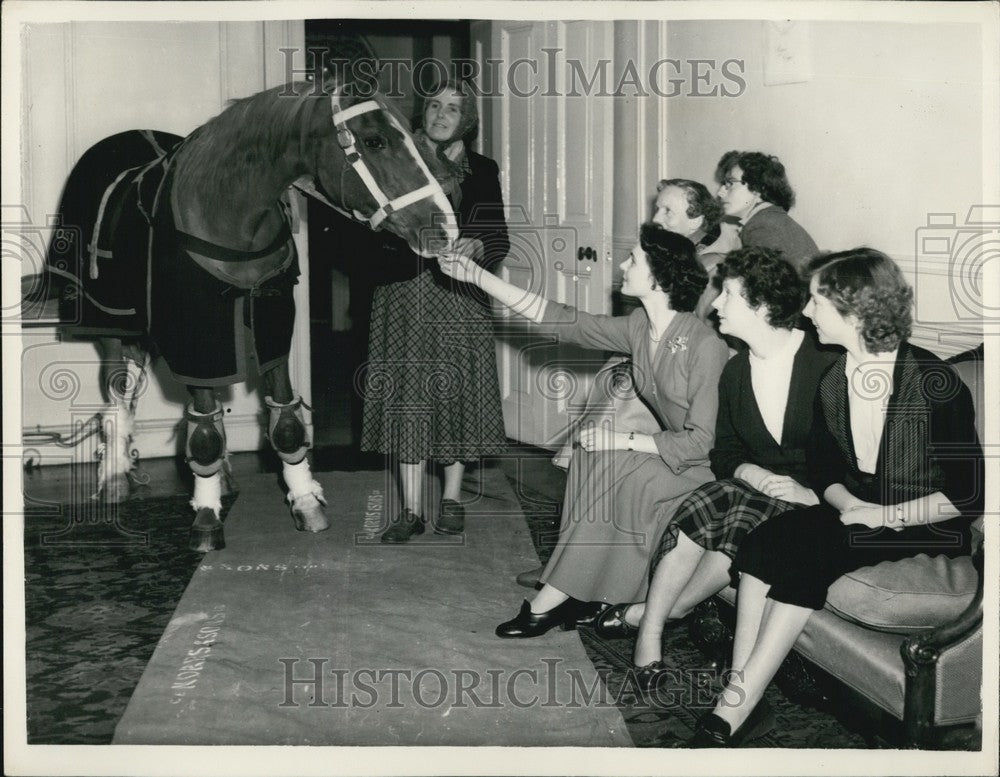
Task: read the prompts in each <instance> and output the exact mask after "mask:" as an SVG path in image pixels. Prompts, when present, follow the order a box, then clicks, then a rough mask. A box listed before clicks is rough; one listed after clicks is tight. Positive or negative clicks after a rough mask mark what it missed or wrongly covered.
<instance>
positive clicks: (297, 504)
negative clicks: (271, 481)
mask: <svg viewBox="0 0 1000 777" xmlns="http://www.w3.org/2000/svg"><path fill="white" fill-rule="evenodd" d="M291 508H292V520H293V521H295V528H296V529H298V530H299V531H311V532H320V531H326V530H327V529H329V528H330V522H329V521H328V520H327V518H326V513H324V512H323V503H322V502H320V500H319V498H318V497H317V496H316V495H314V494H303V495H302V496H300V497H298V498H297V499H294V500H292V504H291Z"/></svg>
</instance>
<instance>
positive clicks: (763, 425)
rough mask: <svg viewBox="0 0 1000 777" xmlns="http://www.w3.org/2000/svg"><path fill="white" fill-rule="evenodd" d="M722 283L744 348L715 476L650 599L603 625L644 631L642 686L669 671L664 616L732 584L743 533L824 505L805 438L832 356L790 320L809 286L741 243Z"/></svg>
mask: <svg viewBox="0 0 1000 777" xmlns="http://www.w3.org/2000/svg"><path fill="white" fill-rule="evenodd" d="M718 272H719V277H720V278H721V280H722V293H721V294H720V295H719V297H718V298H717V299H716V300H715V301H714V302H713V303H712V304H713V307H714V308H715V309H716V310H717V311H718V314H719V331H720V332H721V333H722V334H726V335H732V336H734V337H739V338H740V339H741V340H743V341H744V342H746V343H747V345H748V347H749V350H745V351H742V352H740V353H738V354H737V355H736V356H734V357H733V358H732V359H730V360H729V362H728V363H727V364H726V368H725V369H724V370H723V371H722V377H721V379H720V380H719V414H718V418H717V420H716V424H715V446H714V447H713V448H712V453H711V463H712V473H713V474H714V475H715V476H716V477H717V478H718V480H715V481H712V482H710V483H706V484H704V485H703V486H700V487H698V488H697V489H695V490H694V492H693V493H691V494H690V495H689V496H688V497H687V498H686V499H685V500H684V501H683V502H682V503H681V505H680V506H679V507H678V508H677V512H676V513H674V515H673V517H672V518H671V520H670V523H669V524H668V525H667V530H666V531H665V532H664V533H663V538H662V539H661V540H660V547H659V549H658V550H657V553H656V559H655V560H654V563H653V569H654V573H653V576H652V581H651V582H650V586H649V594H648V595H647V597H646V601H645V603H641V602H639V603H634V604H627V603H626V604H619V605H617V606H616V607H612V608H611V609H610V610H608V611H607V612H605V613H604V614H603V615H602V616H601V618H600V619H599V620H598V622H597V625H596V630H597V632H598V633H599V634H602V635H603V636H606V637H623V636H627V635H629V634H633V633H635V631H636V628H638V631H639V634H638V638H637V640H636V646H635V665H636V666H637V667H641V669H640V670H639V672H638V674H637V680H638V682H639V683H640V684H645V685H646V686H647V687H648V686H650V685H651V684H653V683H655V682H656V681H657V679H658V678H659V677H662V676H663V672H664V670H665V669H666V667H665V666H664V665H663V662H662V660H661V659H662V655H661V653H662V636H663V627H664V622H665V621H673V622H676V621H677V620H678V619H680V618H682V617H684V616H685V615H687V614H688V613H689V612H690V611H691V610H692V609H693V608H694V607H695V605H697V604H698V603H699V602H701V601H703V600H704V599H707V598H708V597H709V596H711V595H713V594H715V593H717V592H719V591H720V590H722V589H723V588H724V587H725V586H726V585H727V584H728V583H729V567H730V564H731V563H732V559H733V556H735V555H736V549H737V548H738V547H739V545H740V543H741V542H742V540H743V538H744V537H745V536H746V535H747V534H748V533H749V532H750V531H751V530H752V529H753V528H754V527H756V526H757V525H759V524H760V523H762V522H763V521H765V520H767V519H768V518H769V517H771V516H774V515H779V514H781V513H784V512H787V511H788V510H791V509H792V508H793V507H795V506H798V505H812V504H817V502H818V499H817V496H816V494H815V492H814V491H813V490H812V488H811V487H810V485H809V482H810V481H809V475H808V472H807V471H806V466H805V460H806V444H807V440H808V435H809V432H810V429H811V425H812V415H813V404H814V402H815V398H816V387H817V386H818V385H819V380H820V378H821V377H822V376H823V374H824V373H825V372H826V370H827V369H828V368H829V367H830V365H831V364H832V363H833V361H834V360H835V359H836V354H835V353H833V352H832V351H823V350H820V349H819V347H818V345H817V343H816V341H815V340H814V339H813V337H812V335H810V334H807V333H806V332H803V331H802V330H801V329H796V328H795V323H796V321H797V320H798V317H799V314H800V313H801V312H802V306H803V305H804V303H805V285H804V283H803V282H802V281H801V280H800V279H799V276H798V273H797V272H796V271H795V269H794V268H793V267H792V266H791V265H790V264H789V263H788V262H786V261H785V260H784V259H783V258H782V256H781V254H780V252H778V251H775V250H773V249H766V248H741V249H737V250H736V251H732V252H731V253H729V254H727V255H726V258H725V260H724V261H723V262H722V264H720V265H719V270H718Z"/></svg>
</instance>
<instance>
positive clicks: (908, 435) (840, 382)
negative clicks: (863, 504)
mask: <svg viewBox="0 0 1000 777" xmlns="http://www.w3.org/2000/svg"><path fill="white" fill-rule="evenodd" d="M846 358H847V357H846V355H844V356H841V357H840V359H838V360H837V361H836V362H835V363H834V366H833V367H831V368H830V370H829V372H827V374H826V376H825V377H824V378H823V380H822V381H821V382H820V388H819V395H818V401H817V410H816V413H815V418H814V424H813V428H814V431H813V435H812V440H811V445H810V448H809V453H808V459H809V471H810V473H811V474H810V477H811V479H812V483H813V486H814V487H815V489H816V492H817V493H818V494H820V495H821V496H822V494H823V492H824V491H826V489H827V488H829V487H830V486H831V485H833V484H834V483H843V484H844V485H845V486H846V487H847V490H848V491H850V492H851V493H852V494H854V495H855V496H857V497H858V498H859V499H863V500H865V501H868V502H873V503H875V504H884V505H891V504H897V503H899V502H906V501H909V500H911V499H917V498H920V497H923V496H927V495H929V494H932V493H934V492H936V491H940V492H942V493H943V494H944V495H945V496H946V497H947V498H948V499H949V500H950V501H951V503H952V504H953V505H954V506H955V507H956V508H957V509H959V510H960V511H961V513H962V515H964V516H967V517H978V516H980V515H982V512H983V496H984V495H983V484H984V464H983V453H982V448H981V446H980V444H979V439H978V436H977V435H976V428H975V410H974V406H973V404H972V395H971V394H970V393H969V389H968V388H967V387H966V386H965V384H964V383H963V382H962V381H961V379H960V378H959V377H958V376H957V375H956V374H955V372H954V371H953V370H952V369H951V367H949V366H948V365H947V364H945V363H944V362H943V361H941V359H939V358H938V357H937V356H935V355H934V354H932V353H930V352H929V351H926V350H924V349H923V348H918V347H917V346H915V345H911V344H910V343H907V342H906V341H903V342H901V343H900V345H899V351H898V354H897V358H896V364H895V367H894V369H893V376H892V379H893V391H892V395H891V396H890V397H889V404H888V408H887V411H886V420H885V425H884V426H883V431H882V441H881V443H880V445H879V452H878V462H877V464H876V469H875V473H874V474H869V473H866V472H862V471H861V470H860V469H859V468H858V463H857V459H856V457H855V454H854V442H853V439H852V436H851V422H850V408H849V406H848V398H847V391H848V385H847V376H846V375H845V374H844V368H845V365H846Z"/></svg>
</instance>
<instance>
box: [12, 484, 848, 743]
mask: <svg viewBox="0 0 1000 777" xmlns="http://www.w3.org/2000/svg"><path fill="white" fill-rule="evenodd" d="M515 490H516V491H517V492H518V493H519V495H520V496H521V498H522V500H523V501H522V506H523V508H524V512H525V516H526V518H527V521H528V524H529V528H530V529H531V534H532V539H533V541H534V542H535V547H536V550H537V551H538V552H539V557H540V558H542V559H546V558H547V557H548V555H549V554H550V553H551V547H552V543H553V541H554V530H555V528H556V520H557V519H556V518H554V517H553V515H554V509H553V505H552V504H551V500H549V499H547V498H546V497H545V496H544V495H541V494H537V493H535V494H532V493H530V490H527V489H525V488H524V487H521V488H518V489H515ZM235 498H236V497H227V498H226V499H225V500H224V513H223V514H224V515H225V514H226V513H227V512H228V510H229V508H230V507H231V506H232V503H233V501H234V500H235ZM186 503H187V497H179V496H174V497H166V498H149V499H142V500H133V501H131V502H128V503H126V504H125V505H122V506H120V507H119V510H118V513H117V515H116V516H114V517H113V518H114V520H107V518H108V516H106V515H104V516H101V515H89V516H87V519H86V520H84V521H81V522H74V521H73V516H74V515H75V514H76V512H75V511H74V510H73V509H72V508H63V510H64V511H65V514H54V513H53V511H52V510H46V511H42V510H30V511H29V512H28V514H27V516H26V519H25V525H26V535H25V569H26V579H25V585H26V630H27V667H26V669H27V684H28V689H27V691H28V693H27V696H28V710H27V712H28V742H29V743H30V744H108V743H110V742H111V738H112V735H113V733H114V728H115V725H116V723H117V722H118V719H119V718H120V716H121V714H122V712H123V711H124V709H125V706H126V704H127V703H128V700H129V698H130V696H131V694H132V691H133V690H134V688H135V686H136V684H137V683H138V681H139V678H140V677H141V675H142V672H143V669H144V667H145V665H146V663H147V661H148V660H149V658H150V656H151V655H152V652H153V649H154V648H155V647H156V644H157V642H158V640H159V638H160V635H161V634H162V632H163V629H164V628H165V626H166V624H167V622H168V621H169V619H170V616H171V614H172V613H173V610H174V607H175V606H176V603H177V601H178V600H179V599H180V596H181V594H182V593H183V592H184V589H185V587H186V586H187V584H188V581H189V580H190V578H191V576H192V574H193V573H194V570H195V568H196V566H197V564H198V561H199V560H200V555H199V554H196V553H192V552H190V551H187V550H185V548H186V545H187V533H188V525H189V524H188V520H187V509H186ZM579 634H580V637H581V639H582V641H583V644H584V646H585V648H586V650H587V652H588V655H589V657H590V658H591V660H592V661H593V663H594V665H595V667H596V668H597V670H598V672H599V673H600V674H601V675H602V676H603V677H604V678H605V681H606V686H607V694H608V698H609V699H610V700H613V701H614V702H615V703H616V704H617V705H618V707H619V709H620V710H621V712H622V715H623V717H624V718H625V721H626V724H627V726H628V730H629V734H630V735H631V737H632V740H633V742H634V743H635V745H636V746H637V747H664V746H669V745H671V744H672V743H674V742H677V741H679V740H680V741H683V740H685V739H686V738H687V737H688V736H689V735H690V733H691V731H692V729H693V727H694V723H695V721H696V720H697V718H698V716H699V715H700V714H702V712H703V711H704V710H705V709H706V708H707V707H708V706H710V703H711V698H712V693H713V686H712V683H711V682H710V681H711V679H712V676H711V673H710V672H709V670H707V669H705V670H703V672H702V673H701V674H698V673H697V672H694V673H693V672H692V669H697V668H698V667H705V666H706V661H705V659H704V657H702V656H701V654H700V653H699V652H698V651H697V650H696V649H695V647H694V646H693V644H692V642H691V640H690V638H689V637H688V634H687V629H685V628H683V627H681V628H677V629H673V630H667V632H666V634H665V636H664V659H665V661H666V663H667V665H668V667H669V669H670V675H669V677H670V681H669V682H668V683H667V684H666V685H664V686H663V687H662V688H661V689H660V691H659V692H658V694H657V695H656V696H655V697H650V696H649V695H647V694H643V693H642V692H641V691H639V689H638V687H637V686H636V685H635V682H634V677H633V675H632V674H631V673H630V671H629V667H630V664H631V661H630V659H631V651H632V644H631V641H630V640H604V639H601V638H600V637H598V636H597V635H596V634H594V633H593V631H590V630H588V629H581V630H580V632H579ZM696 680H701V682H700V683H699V682H697V681H696ZM768 698H769V700H770V702H771V704H772V706H773V707H774V708H775V711H776V714H777V718H778V721H779V727H780V730H781V733H780V734H770V735H768V737H766V738H765V739H763V740H761V741H760V743H759V744H760V745H761V746H771V747H824V748H837V747H865V746H866V744H865V740H864V738H863V737H862V736H861V735H860V734H859V733H854V732H850V731H848V730H847V729H846V728H844V727H843V726H842V725H841V724H840V723H839V722H838V721H837V720H836V719H834V718H833V717H831V716H830V715H827V714H824V713H821V712H817V711H816V710H806V709H804V708H803V707H801V706H799V705H797V704H794V703H792V702H790V701H788V700H787V699H786V698H785V696H784V695H783V694H782V693H781V691H779V690H778V689H776V688H772V689H771V690H770V691H769V696H768Z"/></svg>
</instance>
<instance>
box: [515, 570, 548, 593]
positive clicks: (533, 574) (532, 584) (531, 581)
mask: <svg viewBox="0 0 1000 777" xmlns="http://www.w3.org/2000/svg"><path fill="white" fill-rule="evenodd" d="M544 571H545V566H544V565H542V566H540V567H536V568H535V569H529V570H528V571H527V572H522V573H521V574H519V575H518V576H517V578H516V580H517V584H518V585H523V586H524V587H525V588H541V587H542V586H541V584H540V583H539V579H540V578H541V576H542V572H544Z"/></svg>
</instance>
